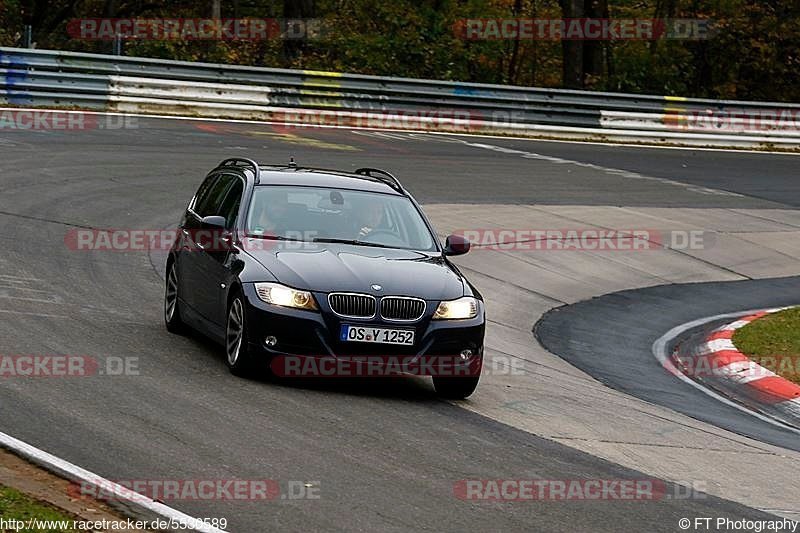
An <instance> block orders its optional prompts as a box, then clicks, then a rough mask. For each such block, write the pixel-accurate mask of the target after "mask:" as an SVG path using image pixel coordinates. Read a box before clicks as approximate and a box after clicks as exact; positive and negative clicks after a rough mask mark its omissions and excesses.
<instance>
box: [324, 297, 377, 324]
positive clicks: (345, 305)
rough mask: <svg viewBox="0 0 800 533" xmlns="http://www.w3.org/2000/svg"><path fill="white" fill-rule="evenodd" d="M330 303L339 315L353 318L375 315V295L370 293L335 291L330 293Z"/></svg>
mask: <svg viewBox="0 0 800 533" xmlns="http://www.w3.org/2000/svg"><path fill="white" fill-rule="evenodd" d="M328 304H330V306H331V309H333V312H334V313H336V314H337V315H340V316H344V317H352V318H372V317H373V316H375V297H374V296H370V295H369V294H352V293H347V292H334V293H331V294H329V295H328Z"/></svg>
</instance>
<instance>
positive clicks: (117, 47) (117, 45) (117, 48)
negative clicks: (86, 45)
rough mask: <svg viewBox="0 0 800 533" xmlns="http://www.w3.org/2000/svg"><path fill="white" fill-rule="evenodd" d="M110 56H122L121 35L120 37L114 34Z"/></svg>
mask: <svg viewBox="0 0 800 533" xmlns="http://www.w3.org/2000/svg"><path fill="white" fill-rule="evenodd" d="M112 54H114V55H115V56H121V55H122V35H120V34H116V35H115V36H114V45H113V50H112Z"/></svg>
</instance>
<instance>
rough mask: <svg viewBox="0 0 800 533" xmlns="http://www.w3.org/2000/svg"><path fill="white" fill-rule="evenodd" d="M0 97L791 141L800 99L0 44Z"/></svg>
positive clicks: (562, 134) (383, 122) (353, 122)
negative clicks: (421, 76) (611, 89)
mask: <svg viewBox="0 0 800 533" xmlns="http://www.w3.org/2000/svg"><path fill="white" fill-rule="evenodd" d="M0 104H5V105H10V106H23V107H73V108H81V109H91V110H100V111H112V112H124V113H151V114H161V115H182V116H195V117H214V118H233V119H245V120H267V121H281V122H293V123H299V124H310V125H337V126H347V127H378V128H387V129H412V130H430V131H444V132H468V133H493V134H512V135H526V136H537V137H553V138H567V139H582V140H587V139H588V140H601V141H603V140H608V141H627V142H646V143H673V144H690V145H709V146H738V147H766V148H771V147H780V148H789V149H794V148H798V147H800V105H798V104H783V103H769V102H740V101H732V100H704V99H687V98H679V97H669V96H651V95H633V94H622V93H607V92H590V91H572V90H555V89H542V88H533V87H514V86H505V85H487V84H475V83H459V82H447V81H434V80H418V79H406V78H392V77H378V76H365V75H358V74H341V73H334V72H320V71H309V70H285V69H271V68H259V67H245V66H232V65H219V64H210V63H192V62H185V61H165V60H160V59H149V58H136V57H120V56H106V55H99V54H84V53H75V52H59V51H50V50H31V49H24V48H0Z"/></svg>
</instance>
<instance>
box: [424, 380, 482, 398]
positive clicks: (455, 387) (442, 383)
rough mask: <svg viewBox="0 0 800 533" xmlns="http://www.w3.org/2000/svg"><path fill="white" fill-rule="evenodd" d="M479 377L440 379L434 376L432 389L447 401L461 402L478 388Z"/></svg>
mask: <svg viewBox="0 0 800 533" xmlns="http://www.w3.org/2000/svg"><path fill="white" fill-rule="evenodd" d="M480 379H481V377H480V376H469V377H441V376H434V378H433V387H434V388H435V389H436V394H438V395H439V396H441V397H442V398H447V399H448V400H463V399H465V398H467V397H468V396H470V395H471V394H472V393H473V392H475V389H476V388H478V381H480Z"/></svg>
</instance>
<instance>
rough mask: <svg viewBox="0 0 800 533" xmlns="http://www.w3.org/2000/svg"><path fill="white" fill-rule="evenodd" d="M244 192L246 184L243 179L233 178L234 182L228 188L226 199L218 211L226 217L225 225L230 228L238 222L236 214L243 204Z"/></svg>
mask: <svg viewBox="0 0 800 533" xmlns="http://www.w3.org/2000/svg"><path fill="white" fill-rule="evenodd" d="M243 192H244V184H243V183H242V180H240V179H238V178H233V182H232V183H231V186H230V187H229V188H228V193H227V194H226V195H225V200H224V201H223V202H222V206H221V207H220V209H219V212H218V213H217V214H218V215H220V216H223V217H225V222H226V224H225V226H226V227H228V228H232V227H233V226H234V225H235V224H236V216H237V215H238V214H239V206H240V205H241V204H242V193H243Z"/></svg>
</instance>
